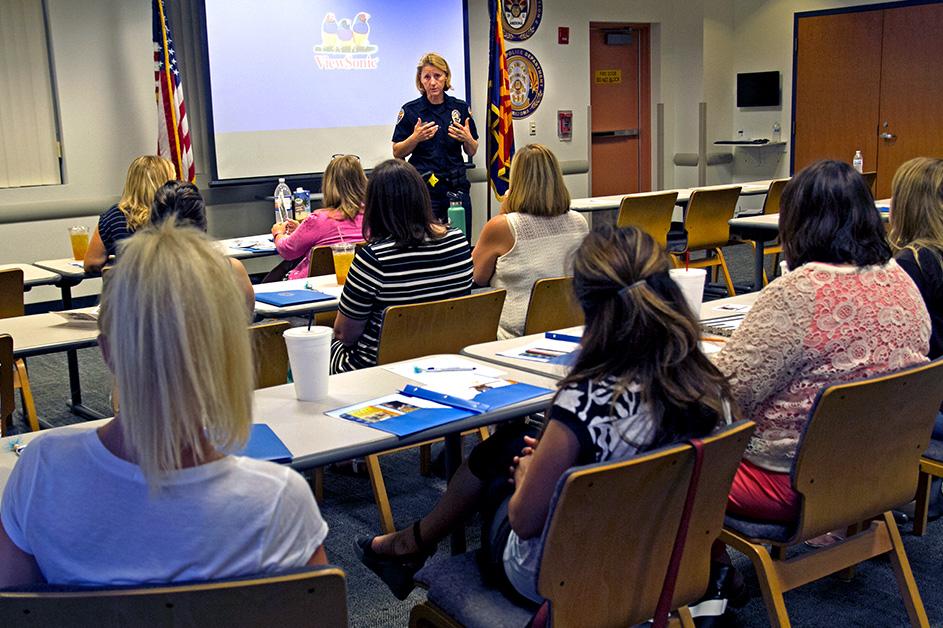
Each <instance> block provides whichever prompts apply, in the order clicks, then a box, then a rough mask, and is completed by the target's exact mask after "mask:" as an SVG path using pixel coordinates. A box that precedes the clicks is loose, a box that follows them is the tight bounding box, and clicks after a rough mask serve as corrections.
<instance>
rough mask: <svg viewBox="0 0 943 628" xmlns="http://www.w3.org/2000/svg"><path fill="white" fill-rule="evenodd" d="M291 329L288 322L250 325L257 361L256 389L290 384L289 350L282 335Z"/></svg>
mask: <svg viewBox="0 0 943 628" xmlns="http://www.w3.org/2000/svg"><path fill="white" fill-rule="evenodd" d="M290 328H291V324H290V323H288V321H269V322H265V323H257V324H255V325H249V336H250V339H251V342H252V355H253V358H254V361H255V388H256V390H258V389H259V388H269V387H271V386H281V385H282V384H284V383H286V382H288V349H287V348H286V347H285V338H284V337H283V336H282V334H284V333H285V331H286V330H287V329H290Z"/></svg>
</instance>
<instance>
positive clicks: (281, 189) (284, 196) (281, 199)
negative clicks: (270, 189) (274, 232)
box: [275, 177, 291, 222]
mask: <svg viewBox="0 0 943 628" xmlns="http://www.w3.org/2000/svg"><path fill="white" fill-rule="evenodd" d="M290 215H291V188H290V187H288V184H287V183H285V177H279V179H278V185H277V186H275V222H285V221H286V220H288V218H289V217H290Z"/></svg>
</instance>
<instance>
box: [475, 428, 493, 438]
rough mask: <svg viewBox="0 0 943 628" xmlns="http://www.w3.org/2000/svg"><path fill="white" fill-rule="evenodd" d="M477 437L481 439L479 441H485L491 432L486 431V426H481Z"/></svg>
mask: <svg viewBox="0 0 943 628" xmlns="http://www.w3.org/2000/svg"><path fill="white" fill-rule="evenodd" d="M478 435H479V436H480V437H481V440H485V439H486V438H488V437H489V436H491V430H489V429H488V426H487V425H483V426H481V427H479V428H478Z"/></svg>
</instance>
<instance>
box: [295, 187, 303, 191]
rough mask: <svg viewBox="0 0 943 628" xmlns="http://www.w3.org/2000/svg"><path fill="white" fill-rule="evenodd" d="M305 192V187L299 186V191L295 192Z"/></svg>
mask: <svg viewBox="0 0 943 628" xmlns="http://www.w3.org/2000/svg"><path fill="white" fill-rule="evenodd" d="M304 191H305V189H304V188H303V187H301V186H298V189H297V190H295V192H304Z"/></svg>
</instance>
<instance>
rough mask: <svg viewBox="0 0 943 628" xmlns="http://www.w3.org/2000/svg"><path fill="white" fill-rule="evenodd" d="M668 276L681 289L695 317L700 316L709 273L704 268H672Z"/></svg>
mask: <svg viewBox="0 0 943 628" xmlns="http://www.w3.org/2000/svg"><path fill="white" fill-rule="evenodd" d="M668 276H669V277H671V279H672V280H673V281H674V282H675V283H676V284H678V287H679V288H681V294H683V295H684V300H685V301H687V302H688V305H689V306H690V307H691V311H692V312H694V315H695V316H700V314H701V302H702V301H703V300H704V281H705V280H706V279H707V271H706V270H705V269H703V268H672V269H671V270H669V271H668Z"/></svg>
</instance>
